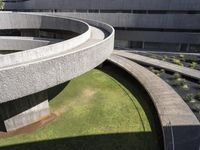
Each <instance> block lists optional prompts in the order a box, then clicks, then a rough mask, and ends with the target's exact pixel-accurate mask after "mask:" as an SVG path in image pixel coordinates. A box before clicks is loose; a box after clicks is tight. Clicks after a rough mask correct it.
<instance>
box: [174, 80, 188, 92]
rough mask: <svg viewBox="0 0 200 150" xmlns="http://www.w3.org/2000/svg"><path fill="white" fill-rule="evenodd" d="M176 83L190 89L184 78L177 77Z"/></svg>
mask: <svg viewBox="0 0 200 150" xmlns="http://www.w3.org/2000/svg"><path fill="white" fill-rule="evenodd" d="M176 85H178V86H180V87H181V88H182V89H184V90H188V89H189V87H188V85H187V82H186V80H185V79H182V78H177V79H176Z"/></svg>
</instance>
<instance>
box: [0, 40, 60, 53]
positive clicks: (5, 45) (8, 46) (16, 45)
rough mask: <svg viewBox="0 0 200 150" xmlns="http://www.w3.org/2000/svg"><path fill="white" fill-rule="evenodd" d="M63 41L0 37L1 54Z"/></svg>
mask: <svg viewBox="0 0 200 150" xmlns="http://www.w3.org/2000/svg"><path fill="white" fill-rule="evenodd" d="M61 41H63V40H61V39H52V38H37V37H16V36H0V52H1V51H2V50H3V51H4V50H6V51H8V52H9V51H22V50H28V49H33V48H37V47H41V46H46V45H49V44H54V43H58V42H61Z"/></svg>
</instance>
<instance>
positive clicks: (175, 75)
mask: <svg viewBox="0 0 200 150" xmlns="http://www.w3.org/2000/svg"><path fill="white" fill-rule="evenodd" d="M178 78H181V75H180V73H177V72H176V73H174V74H173V79H178Z"/></svg>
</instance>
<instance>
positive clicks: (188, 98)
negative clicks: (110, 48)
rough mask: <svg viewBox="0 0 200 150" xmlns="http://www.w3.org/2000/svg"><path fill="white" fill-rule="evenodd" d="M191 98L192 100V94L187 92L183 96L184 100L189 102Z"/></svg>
mask: <svg viewBox="0 0 200 150" xmlns="http://www.w3.org/2000/svg"><path fill="white" fill-rule="evenodd" d="M192 100H194V94H192V93H190V94H187V96H186V97H185V101H187V102H191V101H192Z"/></svg>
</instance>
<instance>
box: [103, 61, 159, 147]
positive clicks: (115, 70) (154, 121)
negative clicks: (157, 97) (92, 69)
mask: <svg viewBox="0 0 200 150" xmlns="http://www.w3.org/2000/svg"><path fill="white" fill-rule="evenodd" d="M99 69H100V70H101V71H103V72H105V73H106V74H108V75H110V76H111V77H113V78H114V79H116V80H117V81H118V82H120V83H121V84H122V85H123V86H125V87H126V88H127V89H128V90H129V91H130V92H131V93H132V94H133V95H134V96H135V98H136V99H137V100H138V102H139V103H140V105H141V106H142V107H143V109H144V111H145V113H146V116H147V117H148V120H149V122H150V126H151V129H152V131H153V135H154V139H156V140H157V141H159V143H158V144H159V145H160V147H161V148H162V146H161V145H163V142H162V141H163V137H162V130H161V127H160V122H159V118H158V115H157V113H156V108H155V107H154V105H153V103H152V100H151V98H150V96H149V94H148V93H147V92H146V91H145V89H144V87H143V86H142V85H141V84H140V83H139V82H138V81H137V80H136V79H135V78H133V76H131V75H130V74H129V73H127V72H126V71H125V70H123V69H121V68H120V67H118V66H116V65H114V64H112V63H110V62H109V61H106V62H104V64H103V67H101V68H99Z"/></svg>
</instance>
